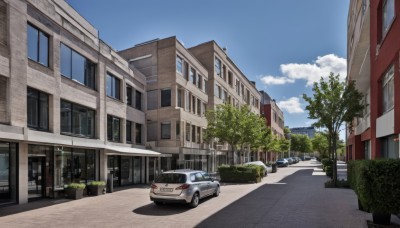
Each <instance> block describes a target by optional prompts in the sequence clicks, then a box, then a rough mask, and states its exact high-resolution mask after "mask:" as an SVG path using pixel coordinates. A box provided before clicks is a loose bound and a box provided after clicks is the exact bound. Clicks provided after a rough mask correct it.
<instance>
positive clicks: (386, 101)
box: [382, 66, 394, 113]
mask: <svg viewBox="0 0 400 228" xmlns="http://www.w3.org/2000/svg"><path fill="white" fill-rule="evenodd" d="M393 75H394V67H393V66H391V67H390V69H389V70H388V71H387V73H386V74H385V76H384V77H383V81H382V93H383V96H382V97H383V112H384V113H385V112H387V111H389V110H391V109H392V108H393V105H394V81H393Z"/></svg>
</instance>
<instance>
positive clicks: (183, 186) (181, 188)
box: [175, 184, 190, 190]
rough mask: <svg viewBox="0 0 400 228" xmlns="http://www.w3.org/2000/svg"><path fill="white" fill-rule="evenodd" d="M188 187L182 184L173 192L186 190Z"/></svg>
mask: <svg viewBox="0 0 400 228" xmlns="http://www.w3.org/2000/svg"><path fill="white" fill-rule="evenodd" d="M189 187H190V185H188V184H183V185H181V186H179V187H177V188H175V190H183V189H188V188H189Z"/></svg>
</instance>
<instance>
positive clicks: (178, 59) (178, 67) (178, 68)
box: [176, 55, 183, 74]
mask: <svg viewBox="0 0 400 228" xmlns="http://www.w3.org/2000/svg"><path fill="white" fill-rule="evenodd" d="M182 61H183V59H182V58H181V57H179V56H178V55H177V56H176V72H178V73H181V74H182V73H183V69H182V66H183V65H182V64H183V63H182Z"/></svg>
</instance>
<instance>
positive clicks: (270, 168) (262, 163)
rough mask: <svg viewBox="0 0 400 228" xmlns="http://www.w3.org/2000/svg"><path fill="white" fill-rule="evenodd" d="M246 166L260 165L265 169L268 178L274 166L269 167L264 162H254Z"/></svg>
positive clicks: (247, 163)
mask: <svg viewBox="0 0 400 228" xmlns="http://www.w3.org/2000/svg"><path fill="white" fill-rule="evenodd" d="M244 165H259V166H262V167H264V170H265V176H267V173H272V166H270V167H268V166H267V165H266V164H265V163H264V162H262V161H252V162H246V163H244Z"/></svg>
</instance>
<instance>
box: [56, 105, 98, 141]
mask: <svg viewBox="0 0 400 228" xmlns="http://www.w3.org/2000/svg"><path fill="white" fill-rule="evenodd" d="M60 112H61V133H63V134H69V135H76V136H81V137H89V138H94V135H95V133H94V131H95V111H93V110H91V109H89V108H86V107H84V106H81V105H78V104H74V103H71V102H68V101H64V100H61V110H60Z"/></svg>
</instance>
